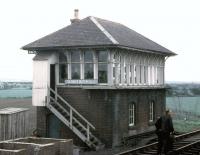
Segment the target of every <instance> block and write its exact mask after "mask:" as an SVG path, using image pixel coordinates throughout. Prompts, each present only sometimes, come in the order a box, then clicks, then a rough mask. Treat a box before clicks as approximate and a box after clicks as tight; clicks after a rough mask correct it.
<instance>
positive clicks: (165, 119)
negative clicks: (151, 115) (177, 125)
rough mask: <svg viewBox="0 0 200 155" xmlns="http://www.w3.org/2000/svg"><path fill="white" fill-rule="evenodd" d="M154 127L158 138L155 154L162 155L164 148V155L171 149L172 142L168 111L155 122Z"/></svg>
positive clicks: (171, 127)
mask: <svg viewBox="0 0 200 155" xmlns="http://www.w3.org/2000/svg"><path fill="white" fill-rule="evenodd" d="M155 126H156V131H157V136H158V151H157V154H158V155H160V154H161V153H162V148H164V153H165V155H166V154H167V153H168V152H169V151H170V150H171V149H172V146H173V142H172V141H171V138H170V134H173V132H174V127H173V123H172V118H171V115H170V111H169V109H167V110H166V111H165V114H164V115H163V116H162V117H160V118H159V119H158V120H157V121H156V123H155Z"/></svg>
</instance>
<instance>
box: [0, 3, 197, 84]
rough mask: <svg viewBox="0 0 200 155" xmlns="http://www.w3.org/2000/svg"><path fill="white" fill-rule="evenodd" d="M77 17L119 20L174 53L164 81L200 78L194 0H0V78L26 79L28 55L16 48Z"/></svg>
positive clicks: (28, 75)
mask: <svg viewBox="0 0 200 155" xmlns="http://www.w3.org/2000/svg"><path fill="white" fill-rule="evenodd" d="M76 8H77V9H79V12H80V18H81V19H82V18H85V17H87V16H95V17H99V18H103V19H107V20H111V21H115V22H119V23H121V24H124V25H126V26H128V27H129V28H131V29H133V30H135V31H137V32H139V33H140V34H142V35H144V36H146V37H148V38H149V39H151V40H153V41H155V42H157V43H159V44H161V45H162V46H164V47H166V48H168V49H169V50H171V51H173V52H175V53H177V54H178V55H177V56H175V57H170V58H168V59H167V61H166V73H165V78H166V81H186V82H197V81H200V69H199V68H200V1H199V0H123V1H122V0H17V1H16V0H4V1H1V2H0V45H1V49H0V52H1V53H0V54H1V55H0V80H5V79H15V80H32V58H33V56H34V55H30V54H28V52H27V51H23V50H21V49H20V48H21V47H22V46H23V45H26V44H28V43H30V42H32V41H34V40H36V39H39V38H41V37H43V36H45V35H47V34H49V33H52V32H54V31H56V30H58V29H60V28H63V27H65V26H67V25H69V24H70V21H69V20H70V18H73V10H74V9H76Z"/></svg>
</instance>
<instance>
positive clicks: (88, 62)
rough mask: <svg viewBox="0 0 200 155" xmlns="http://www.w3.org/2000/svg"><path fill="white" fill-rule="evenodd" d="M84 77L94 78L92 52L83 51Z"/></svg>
mask: <svg viewBox="0 0 200 155" xmlns="http://www.w3.org/2000/svg"><path fill="white" fill-rule="evenodd" d="M84 79H94V63H93V53H92V52H91V51H85V52H84Z"/></svg>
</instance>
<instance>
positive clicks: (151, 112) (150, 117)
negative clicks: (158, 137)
mask: <svg viewBox="0 0 200 155" xmlns="http://www.w3.org/2000/svg"><path fill="white" fill-rule="evenodd" d="M153 118H154V102H153V101H151V102H150V103H149V122H153Z"/></svg>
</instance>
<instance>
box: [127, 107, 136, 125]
mask: <svg viewBox="0 0 200 155" xmlns="http://www.w3.org/2000/svg"><path fill="white" fill-rule="evenodd" d="M128 113H129V122H128V124H129V126H130V127H131V126H135V103H130V104H129V109H128Z"/></svg>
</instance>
